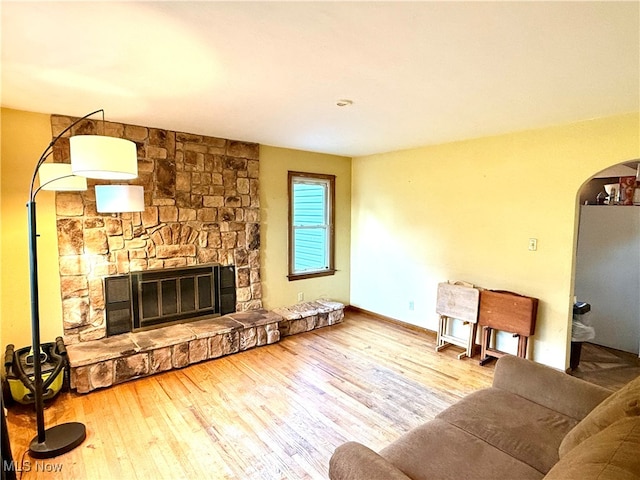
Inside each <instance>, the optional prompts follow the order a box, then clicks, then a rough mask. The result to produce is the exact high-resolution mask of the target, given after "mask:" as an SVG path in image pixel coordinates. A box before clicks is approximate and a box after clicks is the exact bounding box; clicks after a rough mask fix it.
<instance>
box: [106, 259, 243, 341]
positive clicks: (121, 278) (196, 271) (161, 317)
mask: <svg viewBox="0 0 640 480" xmlns="http://www.w3.org/2000/svg"><path fill="white" fill-rule="evenodd" d="M104 283H105V297H106V298H105V300H106V315H107V335H115V334H118V333H125V332H130V331H132V330H135V329H141V328H148V327H153V326H158V325H161V324H165V323H170V322H175V321H178V320H187V319H195V318H198V317H201V316H204V315H225V314H227V313H231V312H234V311H235V298H236V296H235V269H234V267H233V266H226V267H222V266H220V265H207V266H196V267H187V268H180V269H165V270H147V271H142V272H133V273H130V274H129V275H118V276H112V277H106V278H105V279H104Z"/></svg>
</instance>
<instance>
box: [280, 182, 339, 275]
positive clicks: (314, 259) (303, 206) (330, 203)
mask: <svg viewBox="0 0 640 480" xmlns="http://www.w3.org/2000/svg"><path fill="white" fill-rule="evenodd" d="M335 180H336V177H335V175H322V174H316V173H302V172H289V280H298V279H302V278H311V277H317V276H323V275H333V274H334V273H335V269H334V265H333V256H334V255H333V252H334V231H333V230H334V228H333V221H334V203H335V193H334V187H335Z"/></svg>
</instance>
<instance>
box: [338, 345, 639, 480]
mask: <svg viewBox="0 0 640 480" xmlns="http://www.w3.org/2000/svg"><path fill="white" fill-rule="evenodd" d="M329 477H330V478H331V479H332V480H427V479H429V480H446V479H452V480H453V479H455V480H461V479H474V480H475V479H490V480H497V479H514V480H516V479H517V480H524V479H541V478H544V479H545V480H572V479H575V480H589V479H598V480H609V479H611V480H614V479H615V480H631V479H636V480H637V479H640V377H638V378H636V379H635V380H634V381H632V382H631V383H629V384H628V385H626V386H625V387H624V388H623V389H621V390H619V391H617V392H615V393H613V394H612V393H611V392H610V391H609V390H606V389H604V388H601V387H597V386H595V385H592V384H589V383H587V382H584V381H582V380H579V379H577V378H574V377H571V376H569V375H567V374H565V373H563V372H560V371H557V370H553V369H551V368H549V367H545V366H543V365H539V364H536V363H533V362H531V361H528V360H524V359H521V358H518V357H512V356H505V357H502V358H500V359H499V360H498V363H497V365H496V370H495V375H494V380H493V385H492V387H490V388H487V389H484V390H479V391H477V392H474V393H472V394H470V395H468V396H467V397H465V398H464V399H462V400H460V401H459V402H458V403H456V404H455V405H452V406H451V407H449V408H448V409H446V410H444V411H443V412H441V413H440V414H439V415H437V416H436V418H435V419H433V420H431V421H429V422H427V423H425V424H423V425H421V426H419V427H417V428H415V429H413V430H411V431H410V432H408V433H406V434H404V435H403V436H401V437H400V438H399V439H398V440H396V441H395V442H393V443H392V444H390V445H389V446H387V447H385V448H384V449H383V450H382V451H381V452H380V454H377V453H375V452H374V451H373V450H370V449H369V448H367V447H365V446H364V445H361V444H359V443H356V442H348V443H345V444H344V445H341V446H340V447H338V448H337V449H336V451H335V453H334V454H333V456H332V457H331V461H330V466H329Z"/></svg>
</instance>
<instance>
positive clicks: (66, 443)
mask: <svg viewBox="0 0 640 480" xmlns="http://www.w3.org/2000/svg"><path fill="white" fill-rule="evenodd" d="M44 433H45V435H44V442H42V443H40V442H38V436H37V435H36V437H35V438H34V439H33V440H31V444H30V445H29V455H31V456H32V457H33V458H52V457H57V456H58V455H62V454H63V453H67V452H70V451H71V450H73V449H74V448H76V447H77V446H78V445H80V444H81V443H82V442H83V441H84V439H85V438H86V437H87V429H86V428H85V427H84V425H83V424H82V423H78V422H71V423H62V424H60V425H56V426H55V427H51V428H47V429H46V430H45V432H44Z"/></svg>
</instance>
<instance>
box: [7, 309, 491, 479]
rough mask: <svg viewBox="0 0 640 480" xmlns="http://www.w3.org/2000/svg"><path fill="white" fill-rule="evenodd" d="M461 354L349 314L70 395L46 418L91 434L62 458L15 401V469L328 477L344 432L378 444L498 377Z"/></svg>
mask: <svg viewBox="0 0 640 480" xmlns="http://www.w3.org/2000/svg"><path fill="white" fill-rule="evenodd" d="M457 353H459V349H457V348H455V347H454V348H451V349H446V350H444V351H442V352H440V353H436V352H435V333H434V334H430V333H426V332H419V331H415V330H412V329H408V328H404V327H402V326H400V325H394V324H390V323H387V322H383V321H381V320H379V319H376V318H372V317H370V316H367V315H365V314H362V313H354V312H350V313H348V314H347V316H346V318H345V321H344V323H342V324H339V325H336V326H332V327H326V328H322V329H319V330H316V331H313V332H308V333H304V334H300V335H295V336H291V337H286V338H284V339H283V340H282V341H281V342H279V343H277V344H274V345H269V346H265V347H260V348H256V349H253V350H248V351H245V352H242V353H239V354H235V355H232V356H228V357H223V358H220V359H217V360H212V361H208V362H204V363H200V364H196V365H192V366H190V367H187V368H184V369H181V370H174V371H171V372H166V373H162V374H158V375H155V376H153V377H148V378H145V379H140V380H135V381H132V382H128V383H125V384H121V385H117V386H114V387H111V388H108V389H104V390H96V391H94V392H91V393H89V394H87V395H78V394H72V393H61V394H60V395H58V397H57V398H56V399H55V400H54V401H53V402H52V403H51V404H48V406H47V408H46V412H45V414H46V425H47V426H53V425H55V424H58V423H62V422H68V421H79V422H82V423H84V424H85V425H86V427H87V432H88V433H87V439H86V440H85V441H84V443H83V444H82V445H81V446H80V447H78V448H76V449H75V450H73V451H71V452H69V453H67V454H65V455H62V456H60V457H57V458H54V459H48V460H38V461H36V460H34V459H31V458H30V457H29V455H28V454H26V449H27V447H28V444H29V441H30V440H31V438H32V437H33V436H34V432H35V421H34V418H33V413H32V410H31V407H24V406H18V407H17V408H16V407H12V408H11V409H10V410H9V414H8V424H9V425H8V429H9V435H10V437H11V441H12V450H13V454H14V459H15V461H16V462H17V463H18V465H22V466H23V467H24V471H23V472H21V473H19V474H18V475H19V477H18V478H22V479H50V478H58V479H61V478H64V479H91V480H96V479H143V480H146V479H164V478H166V479H179V478H185V479H186V478H189V479H191V478H202V479H243V480H244V479H260V480H274V479H275V480H278V479H326V478H327V471H328V463H329V458H330V456H331V454H332V453H333V451H334V449H335V448H336V447H337V446H338V445H340V444H342V443H343V442H345V441H348V440H357V441H359V442H361V443H364V444H366V445H367V446H369V447H371V448H373V449H374V450H379V449H381V448H382V447H384V446H385V445H387V444H388V443H389V442H391V441H393V440H394V439H396V438H397V437H398V436H399V435H401V434H402V433H404V432H406V431H408V430H409V429H411V428H413V427H415V426H417V425H419V424H421V423H423V422H424V421H426V420H428V419H430V418H433V417H434V415H436V414H437V413H438V412H440V411H441V410H443V409H444V408H446V407H447V406H449V405H451V404H452V403H454V402H456V401H457V400H458V399H459V398H461V397H463V396H465V395H466V394H468V393H470V392H472V391H475V390H477V389H480V388H484V387H486V386H488V385H489V384H490V383H491V380H492V377H493V366H492V365H489V366H485V367H480V366H478V361H477V359H463V360H457V359H456V354H457ZM54 469H60V470H61V471H60V472H58V473H52V472H50V471H45V470H54Z"/></svg>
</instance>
